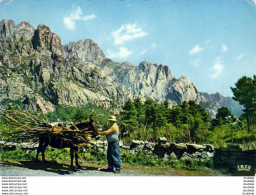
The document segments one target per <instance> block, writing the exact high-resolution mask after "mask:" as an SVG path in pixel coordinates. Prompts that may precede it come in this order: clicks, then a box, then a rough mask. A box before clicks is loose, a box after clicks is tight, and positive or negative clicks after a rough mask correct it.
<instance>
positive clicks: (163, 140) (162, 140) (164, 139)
mask: <svg viewBox="0 0 256 195" xmlns="http://www.w3.org/2000/svg"><path fill="white" fill-rule="evenodd" d="M167 141H168V140H167V138H166V137H160V138H159V140H158V142H164V143H165V142H167Z"/></svg>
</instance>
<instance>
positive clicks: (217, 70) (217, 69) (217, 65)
mask: <svg viewBox="0 0 256 195" xmlns="http://www.w3.org/2000/svg"><path fill="white" fill-rule="evenodd" d="M223 69H224V66H223V65H222V61H221V58H220V57H217V58H215V62H214V65H213V67H211V68H210V69H209V71H210V73H211V75H210V77H211V78H214V79H216V78H218V76H219V75H220V74H221V73H222V71H223Z"/></svg>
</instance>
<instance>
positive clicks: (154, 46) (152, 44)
mask: <svg viewBox="0 0 256 195" xmlns="http://www.w3.org/2000/svg"><path fill="white" fill-rule="evenodd" d="M151 47H152V49H155V48H157V47H160V46H159V45H157V44H156V43H155V42H153V43H151Z"/></svg>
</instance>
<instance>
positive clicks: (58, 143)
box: [36, 120, 99, 168]
mask: <svg viewBox="0 0 256 195" xmlns="http://www.w3.org/2000/svg"><path fill="white" fill-rule="evenodd" d="M69 128H70V129H71V130H77V129H79V130H84V131H90V133H91V136H92V137H93V138H97V136H98V135H99V133H98V130H97V128H96V124H95V122H94V121H92V120H90V121H89V122H87V123H79V124H76V125H75V126H70V127H69ZM48 145H50V146H52V147H54V148H70V159H71V168H74V166H73V160H74V156H75V163H76V168H81V166H80V165H79V163H78V154H77V152H78V146H77V145H75V144H74V143H72V142H70V141H67V140H65V139H63V138H61V137H60V136H59V135H51V136H50V137H49V136H47V135H46V134H45V135H43V136H39V146H38V148H37V154H36V161H38V156H39V153H40V152H41V153H42V161H43V162H45V154H44V153H45V150H46V148H47V146H48ZM74 154H75V155H74Z"/></svg>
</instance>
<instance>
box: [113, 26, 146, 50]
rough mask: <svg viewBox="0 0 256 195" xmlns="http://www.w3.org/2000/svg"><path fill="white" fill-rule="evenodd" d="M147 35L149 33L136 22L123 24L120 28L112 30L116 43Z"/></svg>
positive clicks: (120, 43)
mask: <svg viewBox="0 0 256 195" xmlns="http://www.w3.org/2000/svg"><path fill="white" fill-rule="evenodd" d="M146 35H147V33H146V32H144V31H143V30H142V29H141V28H139V27H137V25H136V24H123V25H122V26H121V27H120V28H119V29H118V30H116V31H114V32H112V37H113V38H114V45H123V44H124V43H125V42H127V41H131V40H133V39H137V38H142V37H144V36H146Z"/></svg>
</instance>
